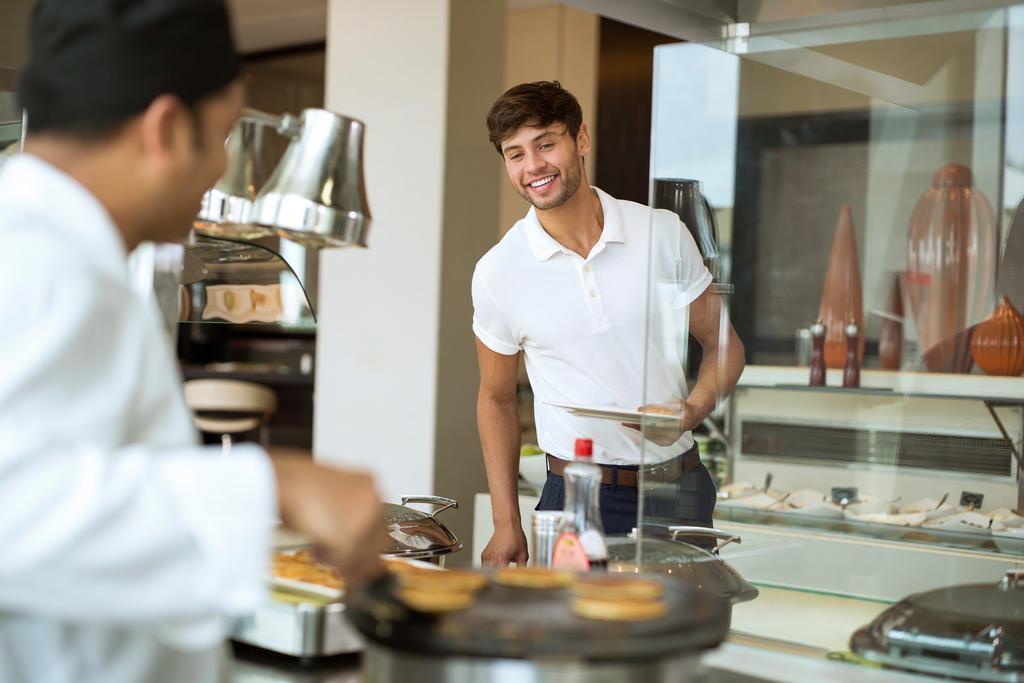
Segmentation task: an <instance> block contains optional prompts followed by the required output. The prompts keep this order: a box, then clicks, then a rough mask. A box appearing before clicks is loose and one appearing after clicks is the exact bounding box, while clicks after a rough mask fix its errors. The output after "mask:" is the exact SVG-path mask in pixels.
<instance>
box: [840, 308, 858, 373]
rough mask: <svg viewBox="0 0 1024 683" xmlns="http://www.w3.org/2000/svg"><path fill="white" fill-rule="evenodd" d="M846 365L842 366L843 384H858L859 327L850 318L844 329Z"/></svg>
mask: <svg viewBox="0 0 1024 683" xmlns="http://www.w3.org/2000/svg"><path fill="white" fill-rule="evenodd" d="M844 331H845V332H846V365H845V367H843V386H844V387H859V386H860V363H859V362H858V361H857V347H858V346H859V344H860V328H859V327H857V322H856V321H855V320H851V321H850V322H849V323H848V324H847V325H846V329H845V330H844Z"/></svg>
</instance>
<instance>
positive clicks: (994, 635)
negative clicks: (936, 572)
mask: <svg viewBox="0 0 1024 683" xmlns="http://www.w3.org/2000/svg"><path fill="white" fill-rule="evenodd" d="M850 648H851V649H852V650H853V651H854V652H856V653H857V654H859V655H861V656H862V657H864V658H866V659H870V660H872V661H877V662H881V663H883V664H888V665H890V666H896V667H899V668H903V669H910V670H913V671H924V672H928V673H942V674H944V675H950V676H956V677H965V678H969V679H971V680H977V681H1010V680H1013V681H1016V680H1020V676H1021V675H1022V674H1024V572H1021V571H1012V570H1011V571H1010V572H1007V574H1006V576H1005V577H1004V578H1003V580H1002V581H1001V582H1000V583H998V584H994V585H993V584H971V585H962V586H950V587H948V588H939V589H936V590H931V591H927V592H925V593H918V594H916V595H911V596H909V597H907V598H905V599H903V600H901V601H900V602H898V603H897V604H895V605H893V606H892V607H890V608H889V609H887V610H885V611H884V612H882V613H881V614H880V615H878V617H876V618H875V620H874V621H872V622H871V623H870V624H869V625H868V626H865V627H864V628H862V629H860V630H859V631H857V632H856V633H854V635H853V638H852V639H851V640H850Z"/></svg>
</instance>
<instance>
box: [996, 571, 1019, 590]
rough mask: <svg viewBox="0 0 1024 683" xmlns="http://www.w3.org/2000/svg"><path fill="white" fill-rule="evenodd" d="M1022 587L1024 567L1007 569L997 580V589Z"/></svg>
mask: <svg viewBox="0 0 1024 683" xmlns="http://www.w3.org/2000/svg"><path fill="white" fill-rule="evenodd" d="M1011 588H1024V569H1009V570H1007V572H1006V573H1005V574H1003V578H1002V580H1001V581H1000V582H999V590H1003V591H1005V590H1009V589H1011Z"/></svg>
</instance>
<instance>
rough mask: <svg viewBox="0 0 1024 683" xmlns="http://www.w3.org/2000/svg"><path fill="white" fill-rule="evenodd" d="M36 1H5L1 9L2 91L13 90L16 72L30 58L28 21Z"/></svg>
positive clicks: (0, 88) (0, 81)
mask: <svg viewBox="0 0 1024 683" xmlns="http://www.w3.org/2000/svg"><path fill="white" fill-rule="evenodd" d="M34 5H35V0H4V1H3V5H2V9H0V91H3V90H13V89H14V86H15V83H16V78H15V74H14V72H16V71H19V70H21V68H22V67H23V66H24V65H25V60H26V58H27V56H28V19H29V14H31V12H32V7H33V6H34Z"/></svg>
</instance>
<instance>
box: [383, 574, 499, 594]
mask: <svg viewBox="0 0 1024 683" xmlns="http://www.w3.org/2000/svg"><path fill="white" fill-rule="evenodd" d="M396 576H398V584H399V585H400V586H401V587H402V588H408V589H410V590H414V591H440V592H449V593H473V592H476V591H478V590H480V589H481V588H483V587H484V586H486V585H487V577H486V576H485V575H483V574H481V573H480V572H475V571H470V570H468V569H452V570H446V571H440V572H435V571H430V570H423V571H411V572H398V573H397V574H396Z"/></svg>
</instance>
